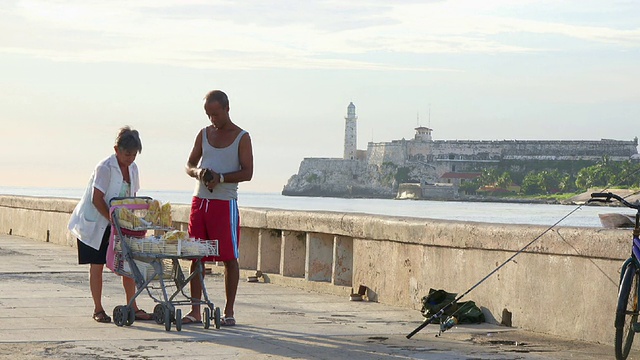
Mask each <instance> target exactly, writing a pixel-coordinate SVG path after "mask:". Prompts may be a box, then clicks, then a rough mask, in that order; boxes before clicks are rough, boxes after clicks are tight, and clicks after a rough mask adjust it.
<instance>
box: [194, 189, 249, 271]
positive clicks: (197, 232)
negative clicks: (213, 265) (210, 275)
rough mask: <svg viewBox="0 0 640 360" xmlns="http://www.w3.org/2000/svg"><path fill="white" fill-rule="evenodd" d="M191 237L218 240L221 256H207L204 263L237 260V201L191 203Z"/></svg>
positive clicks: (238, 219)
mask: <svg viewBox="0 0 640 360" xmlns="http://www.w3.org/2000/svg"><path fill="white" fill-rule="evenodd" d="M189 236H190V237H192V238H196V239H202V240H218V253H219V256H207V257H204V258H203V259H202V261H229V260H233V259H237V258H238V256H239V255H240V254H239V251H238V245H239V244H240V213H239V212H238V202H237V200H235V199H234V200H214V199H201V198H199V197H197V196H194V197H193V200H192V201H191V214H190V216H189Z"/></svg>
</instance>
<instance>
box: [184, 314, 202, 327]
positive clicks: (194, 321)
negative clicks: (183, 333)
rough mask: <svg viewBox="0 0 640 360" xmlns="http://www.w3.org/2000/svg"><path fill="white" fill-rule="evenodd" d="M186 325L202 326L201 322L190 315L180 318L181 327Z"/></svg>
mask: <svg viewBox="0 0 640 360" xmlns="http://www.w3.org/2000/svg"><path fill="white" fill-rule="evenodd" d="M186 324H202V321H200V320H198V319H196V318H195V317H193V316H191V315H186V316H185V317H183V318H182V325H186Z"/></svg>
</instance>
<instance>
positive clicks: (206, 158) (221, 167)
mask: <svg viewBox="0 0 640 360" xmlns="http://www.w3.org/2000/svg"><path fill="white" fill-rule="evenodd" d="M246 133H247V132H246V131H244V130H242V131H240V134H238V136H237V137H236V138H235V140H233V142H232V143H231V145H229V146H227V147H225V148H215V147H213V146H211V144H209V141H208V140H207V128H204V129H202V158H201V159H200V164H199V165H198V167H201V168H206V169H211V170H213V171H215V172H217V173H219V174H226V173H230V172H235V171H238V170H240V155H239V151H238V148H239V146H240V139H241V138H242V136H243V135H244V134H246ZM193 196H197V197H199V198H201V199H218V200H232V199H237V198H238V183H227V182H225V183H221V184H217V185H216V187H214V188H213V192H210V191H209V189H207V187H206V186H204V183H203V182H202V181H200V180H197V179H196V188H195V191H194V193H193Z"/></svg>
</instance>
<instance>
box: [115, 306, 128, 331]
mask: <svg viewBox="0 0 640 360" xmlns="http://www.w3.org/2000/svg"><path fill="white" fill-rule="evenodd" d="M127 319H129V312H128V311H127V307H126V306H122V305H118V306H116V307H114V308H113V323H114V324H116V325H117V326H122V325H124V323H125V322H126V321H127Z"/></svg>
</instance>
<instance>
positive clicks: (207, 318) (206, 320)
mask: <svg viewBox="0 0 640 360" xmlns="http://www.w3.org/2000/svg"><path fill="white" fill-rule="evenodd" d="M202 323H203V324H204V328H205V329H208V328H209V327H210V326H211V309H209V307H208V306H206V307H205V308H204V311H203V312H202Z"/></svg>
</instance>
